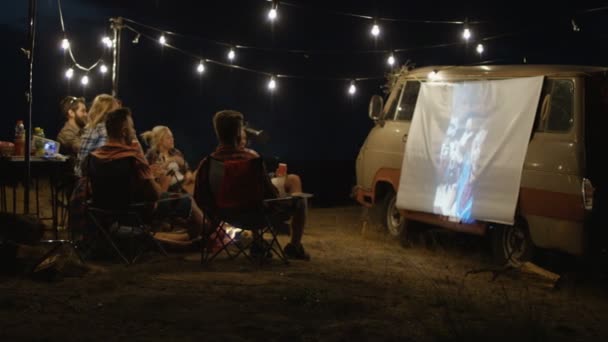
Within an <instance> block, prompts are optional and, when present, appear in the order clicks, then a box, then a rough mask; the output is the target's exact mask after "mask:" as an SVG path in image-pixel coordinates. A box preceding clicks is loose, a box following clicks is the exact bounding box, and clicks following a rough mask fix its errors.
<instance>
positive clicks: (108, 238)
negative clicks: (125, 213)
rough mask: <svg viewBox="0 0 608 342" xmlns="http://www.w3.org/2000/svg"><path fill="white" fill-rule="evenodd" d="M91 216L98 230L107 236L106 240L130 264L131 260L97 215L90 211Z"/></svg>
mask: <svg viewBox="0 0 608 342" xmlns="http://www.w3.org/2000/svg"><path fill="white" fill-rule="evenodd" d="M89 217H90V218H91V220H93V224H94V225H95V227H96V228H97V230H98V231H100V232H101V233H102V235H103V236H104V237H105V239H106V241H107V242H108V243H109V244H110V246H111V247H112V249H114V251H115V252H116V254H118V256H120V258H121V259H122V260H123V261H124V263H125V264H126V265H129V264H130V262H129V260H128V259H127V258H126V257H125V256H124V254H123V253H122V252H121V251H120V249H119V248H118V247H117V246H116V244H115V243H114V241H113V240H112V237H111V236H110V234H109V233H108V232H107V231H106V229H105V228H104V227H103V226H102V225H101V223H100V222H99V221H98V220H97V218H96V217H95V215H93V214H91V213H89Z"/></svg>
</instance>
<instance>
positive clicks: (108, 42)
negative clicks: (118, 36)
mask: <svg viewBox="0 0 608 342" xmlns="http://www.w3.org/2000/svg"><path fill="white" fill-rule="evenodd" d="M101 42H102V43H103V44H104V45H105V46H107V47H108V48H111V47H112V45H113V44H112V39H110V37H108V36H105V37H103V38H102V39H101Z"/></svg>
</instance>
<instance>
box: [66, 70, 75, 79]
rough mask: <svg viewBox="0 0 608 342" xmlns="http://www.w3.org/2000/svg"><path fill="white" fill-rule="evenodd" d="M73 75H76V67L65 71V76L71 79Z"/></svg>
mask: <svg viewBox="0 0 608 342" xmlns="http://www.w3.org/2000/svg"><path fill="white" fill-rule="evenodd" d="M72 76H74V69H72V68H69V69H68V70H66V71H65V78H67V79H68V80H69V79H70V78H72Z"/></svg>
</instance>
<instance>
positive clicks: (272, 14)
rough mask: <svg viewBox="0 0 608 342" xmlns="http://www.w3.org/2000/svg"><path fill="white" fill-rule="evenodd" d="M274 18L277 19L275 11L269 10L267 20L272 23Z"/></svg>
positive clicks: (274, 9) (273, 9)
mask: <svg viewBox="0 0 608 342" xmlns="http://www.w3.org/2000/svg"><path fill="white" fill-rule="evenodd" d="M276 18H277V9H276V8H271V9H270V11H268V19H270V21H274V20H275V19H276Z"/></svg>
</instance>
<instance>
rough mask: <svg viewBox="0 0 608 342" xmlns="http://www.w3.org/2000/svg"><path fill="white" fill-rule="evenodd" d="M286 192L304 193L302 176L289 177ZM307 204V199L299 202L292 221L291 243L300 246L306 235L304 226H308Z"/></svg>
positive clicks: (293, 175) (291, 175) (292, 175)
mask: <svg viewBox="0 0 608 342" xmlns="http://www.w3.org/2000/svg"><path fill="white" fill-rule="evenodd" d="M285 192H286V193H288V194H297V193H301V192H302V180H301V179H300V176H298V175H295V174H289V175H287V179H286V180H285ZM306 215H307V203H306V199H305V198H302V199H299V200H298V203H297V205H296V211H295V213H294V214H293V217H292V219H291V243H292V244H294V245H299V244H300V243H301V241H302V235H303V234H304V226H305V225H306Z"/></svg>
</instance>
